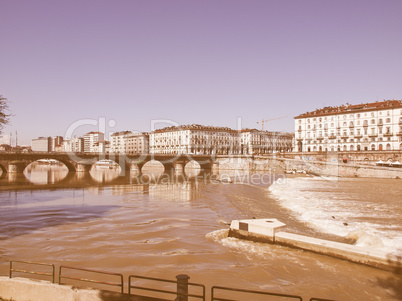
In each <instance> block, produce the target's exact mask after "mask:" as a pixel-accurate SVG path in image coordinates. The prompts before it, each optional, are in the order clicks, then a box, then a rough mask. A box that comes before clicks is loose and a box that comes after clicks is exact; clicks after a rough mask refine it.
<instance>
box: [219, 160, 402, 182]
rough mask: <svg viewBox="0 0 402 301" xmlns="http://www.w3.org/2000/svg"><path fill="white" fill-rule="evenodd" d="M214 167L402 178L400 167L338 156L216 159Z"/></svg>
mask: <svg viewBox="0 0 402 301" xmlns="http://www.w3.org/2000/svg"><path fill="white" fill-rule="evenodd" d="M320 159H322V160H320ZM359 162H360V161H359ZM217 164H218V166H219V171H220V172H222V171H230V170H232V171H233V170H234V171H242V172H248V173H253V172H267V171H271V172H276V173H277V172H283V171H285V170H295V171H296V170H297V171H305V172H306V173H309V174H314V175H318V176H327V177H352V178H353V177H362V178H390V179H395V178H402V168H397V167H384V166H376V165H363V164H360V163H357V162H356V161H353V162H352V161H347V162H346V163H345V162H343V161H342V160H339V158H337V157H336V158H331V157H327V158H315V157H313V156H304V157H300V156H298V157H297V156H295V158H285V157H284V156H283V155H281V154H278V155H275V156H274V155H271V156H239V157H222V158H220V157H218V158H217ZM372 164H374V163H372Z"/></svg>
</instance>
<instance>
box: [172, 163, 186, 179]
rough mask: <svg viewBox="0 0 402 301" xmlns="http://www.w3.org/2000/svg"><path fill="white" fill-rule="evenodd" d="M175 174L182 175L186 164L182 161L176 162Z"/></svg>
mask: <svg viewBox="0 0 402 301" xmlns="http://www.w3.org/2000/svg"><path fill="white" fill-rule="evenodd" d="M174 174H175V176H176V177H181V176H183V175H184V164H183V163H181V162H176V163H175V165H174Z"/></svg>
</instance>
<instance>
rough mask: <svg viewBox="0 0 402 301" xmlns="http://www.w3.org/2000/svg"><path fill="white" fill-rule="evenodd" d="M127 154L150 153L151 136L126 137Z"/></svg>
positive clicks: (136, 134) (145, 134) (135, 135)
mask: <svg viewBox="0 0 402 301" xmlns="http://www.w3.org/2000/svg"><path fill="white" fill-rule="evenodd" d="M125 139H126V142H125V147H126V149H125V153H126V154H129V155H134V154H147V153H149V134H148V133H131V134H128V135H127V136H125Z"/></svg>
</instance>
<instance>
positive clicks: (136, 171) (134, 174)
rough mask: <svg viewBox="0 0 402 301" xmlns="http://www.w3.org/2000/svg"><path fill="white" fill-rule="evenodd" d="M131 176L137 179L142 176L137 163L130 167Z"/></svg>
mask: <svg viewBox="0 0 402 301" xmlns="http://www.w3.org/2000/svg"><path fill="white" fill-rule="evenodd" d="M130 174H131V176H132V177H137V176H139V175H140V174H141V168H140V167H139V166H138V164H136V163H132V164H131V166H130Z"/></svg>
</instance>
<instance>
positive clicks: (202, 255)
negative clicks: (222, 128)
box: [0, 172, 402, 300]
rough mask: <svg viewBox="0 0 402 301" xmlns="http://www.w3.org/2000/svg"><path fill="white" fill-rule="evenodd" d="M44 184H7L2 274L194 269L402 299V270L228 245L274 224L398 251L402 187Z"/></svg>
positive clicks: (306, 294)
mask: <svg viewBox="0 0 402 301" xmlns="http://www.w3.org/2000/svg"><path fill="white" fill-rule="evenodd" d="M31 176H32V175H31ZM42 177H44V178H43V179H42V180H43V181H42V183H38V184H40V185H27V183H26V182H24V181H25V180H24V181H22V182H24V183H23V184H21V187H20V188H18V187H19V186H18V185H17V184H15V183H17V182H18V181H17V182H16V181H15V180H13V181H14V182H10V179H8V178H6V179H5V178H3V179H2V180H1V181H0V185H1V186H2V187H1V188H2V189H1V190H0V275H7V273H8V262H9V260H32V261H39V262H50V263H54V264H56V265H69V266H74V267H85V268H89V269H91V268H93V269H98V270H106V271H111V272H117V273H122V274H123V275H124V276H125V277H127V276H128V275H130V274H135V275H142V276H149V277H158V278H165V279H172V280H174V279H175V276H176V275H177V274H181V273H185V274H188V275H189V276H190V277H191V279H190V280H191V281H192V282H196V283H202V284H204V285H205V286H206V287H207V290H208V288H209V287H211V286H213V285H220V286H229V287H235V288H244V289H252V290H266V291H271V292H279V293H287V294H295V295H300V296H302V297H303V298H306V299H308V298H311V297H313V296H314V297H320V298H327V299H335V300H402V278H401V271H393V272H390V271H382V270H378V269H375V268H371V267H367V266H364V265H359V264H355V263H350V262H347V261H343V260H339V259H335V258H331V257H328V256H323V255H318V254H314V253H310V252H305V251H301V250H296V249H291V248H286V247H282V246H275V245H267V244H261V243H253V242H248V241H242V240H238V239H235V238H228V237H227V232H228V231H227V230H228V223H230V221H231V220H233V219H244V218H253V217H257V218H270V217H274V218H278V219H279V220H281V221H282V222H285V223H286V224H287V225H288V228H287V230H288V231H293V232H297V233H303V234H306V235H312V236H319V237H328V238H332V237H335V236H340V238H339V237H338V239H345V238H350V239H354V240H356V243H357V244H360V245H363V246H367V247H370V248H379V249H382V250H386V251H388V252H390V253H393V254H395V255H398V254H399V255H401V249H402V208H401V207H402V206H401V199H402V190H401V183H402V182H401V181H402V180H397V179H395V180H393V179H387V180H384V179H323V178H318V177H294V176H291V177H287V178H283V177H277V176H274V175H265V176H264V175H262V176H261V175H260V177H259V178H258V180H253V181H248V180H246V179H250V177H248V178H246V177H244V178H242V181H243V182H246V183H220V182H218V181H204V180H202V179H201V180H199V181H188V182H187V181H184V182H176V181H168V180H167V181H164V182H161V183H158V184H155V183H137V182H135V181H134V182H133V181H132V179H131V180H130V179H125V180H124V181H123V180H122V181H120V182H118V183H113V182H109V183H108V181H109V180H111V179H112V178H113V177H112V176H108V177H105V176H100V177H99V176H98V183H103V184H101V185H100V184H99V185H89V186H85V185H84V186H82V187H77V185H75V186H74V188H72V187H69V186H57V187H52V186H49V185H48V184H46V183H51V182H52V181H53V182H54V181H55V180H54V179H55V177H54V175H52V172H50V173H49V172H47V173H46V175H44V176H42ZM49 177H50V179H53V180H49ZM45 178H46V179H45ZM95 178H96V176H95ZM66 185H67V184H66ZM8 186H9V189H7V188H6V187H8ZM11 187H12V188H11ZM345 225H347V226H345ZM208 293H209V292H208Z"/></svg>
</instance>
